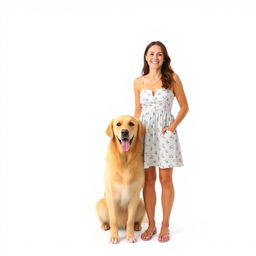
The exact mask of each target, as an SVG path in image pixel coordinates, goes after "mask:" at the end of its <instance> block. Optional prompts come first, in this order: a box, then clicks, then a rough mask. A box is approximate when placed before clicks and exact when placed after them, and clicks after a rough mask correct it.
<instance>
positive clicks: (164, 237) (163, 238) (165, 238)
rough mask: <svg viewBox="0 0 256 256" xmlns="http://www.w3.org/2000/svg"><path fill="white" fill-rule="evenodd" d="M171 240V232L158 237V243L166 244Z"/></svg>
mask: <svg viewBox="0 0 256 256" xmlns="http://www.w3.org/2000/svg"><path fill="white" fill-rule="evenodd" d="M169 240H170V232H169V230H168V232H167V233H165V234H163V235H161V234H159V236H158V241H159V242H161V243H165V242H168V241H169Z"/></svg>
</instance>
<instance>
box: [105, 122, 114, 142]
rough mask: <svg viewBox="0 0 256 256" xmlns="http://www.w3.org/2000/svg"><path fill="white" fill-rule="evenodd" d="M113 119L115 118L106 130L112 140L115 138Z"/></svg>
mask: <svg viewBox="0 0 256 256" xmlns="http://www.w3.org/2000/svg"><path fill="white" fill-rule="evenodd" d="M113 121H114V119H112V121H111V122H110V124H109V125H108V127H107V130H106V134H107V135H108V136H109V137H110V139H111V140H113V139H114V131H113Z"/></svg>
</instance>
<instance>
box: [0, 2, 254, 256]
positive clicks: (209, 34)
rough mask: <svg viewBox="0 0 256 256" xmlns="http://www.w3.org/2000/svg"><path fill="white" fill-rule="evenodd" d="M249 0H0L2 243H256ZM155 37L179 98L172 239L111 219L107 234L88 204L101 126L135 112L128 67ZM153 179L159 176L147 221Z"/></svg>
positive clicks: (18, 251)
mask: <svg viewBox="0 0 256 256" xmlns="http://www.w3.org/2000/svg"><path fill="white" fill-rule="evenodd" d="M252 2H253V1H251V2H250V1H244V0H243V1H239V0H232V1H231V0H230V1H203V0H202V1H200V0H197V1H184V0H183V1H167V0H166V1H164V0H162V1H161V0H159V1H151V0H148V1H144V0H143V1H117V0H116V1H114V0H111V1H90V2H89V1H68V0H66V1H57V0H51V1H50V0H49V1H1V5H0V14H1V27H0V29H1V30H0V40H1V45H0V47H1V48H0V54H1V55H0V64H1V73H0V79H1V80H0V81H1V91H0V98H1V106H0V117H1V126H0V129H1V141H0V150H1V151H0V152H1V159H0V161H1V162H0V163H1V166H0V167H1V173H0V199H1V201H0V202H1V205H0V218H1V219H0V232H1V233H0V247H1V248H0V249H1V251H0V253H1V255H26V256H28V255H85V254H88V249H92V250H93V252H92V253H93V254H94V253H95V254H96V253H104V254H108V253H111V254H112V255H131V254H135V253H136V254H138V253H141V254H146V255H155V254H156V253H157V254H160V253H168V254H169V255H197V256H199V255H208V256H209V255H255V253H256V247H255V245H254V243H253V242H254V240H255V229H256V221H255V215H256V210H255V207H254V206H255V193H256V188H255V172H256V168H255V167H256V166H255V142H256V140H255V128H256V126H255V122H253V121H254V119H255V114H254V112H255V107H256V105H255V89H254V88H255V85H256V83H255V82H256V79H255V71H254V69H255V59H256V54H255V45H256V40H255V35H254V34H255V26H254V24H255V21H256V20H255V9H254V6H253V4H252ZM155 40H160V41H162V42H163V43H164V44H165V45H166V47H167V49H168V52H169V55H170V56H171V59H172V66H173V69H174V70H175V72H176V73H177V74H178V75H179V76H180V78H181V80H182V82H183V86H184V89H185V92H186V95H187V98H188V102H189V107H190V111H189V113H188V115H187V116H186V118H185V119H184V121H183V122H182V123H181V125H180V126H179V127H178V132H179V137H180V142H181V146H182V152H183V158H184V163H185V166H184V167H182V168H176V169H175V170H174V185H175V189H176V197H175V203H174V208H173V212H172V216H171V220H170V224H171V226H170V229H171V241H170V242H169V243H166V244H160V243H158V241H157V237H155V238H154V239H153V240H151V241H150V242H144V241H142V240H141V239H140V237H139V236H140V232H137V233H136V237H137V240H138V242H137V243H135V244H129V243H127V242H126V241H125V232H120V236H121V242H120V244H118V245H111V244H109V243H108V236H109V232H103V231H101V230H100V224H99V221H98V219H97V217H96V213H95V203H96V201H97V200H98V199H99V198H100V197H102V196H103V172H104V165H105V163H104V161H105V153H106V148H107V144H108V138H107V136H106V135H105V129H106V127H107V125H108V123H109V122H110V120H111V119H112V118H113V117H116V116H118V115H121V114H130V115H133V114H134V95H133V80H134V79H135V78H136V77H138V76H140V74H141V73H140V72H141V69H142V65H143V52H144V49H145V47H146V46H147V44H148V43H150V42H151V41H155ZM177 111H178V105H177V102H176V103H175V105H174V115H175V114H176V113H177ZM160 192H161V191H160V186H159V181H158V182H157V194H158V201H157V213H156V219H157V226H158V230H160V223H161V217H162V216H161V204H160ZM145 228H146V224H144V226H143V229H145Z"/></svg>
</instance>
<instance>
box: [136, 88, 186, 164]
mask: <svg viewBox="0 0 256 256" xmlns="http://www.w3.org/2000/svg"><path fill="white" fill-rule="evenodd" d="M173 100H174V94H173V92H172V91H171V90H169V89H165V88H160V89H156V90H155V92H154V94H153V91H152V90H150V89H142V90H141V91H140V104H141V106H142V111H141V115H140V120H141V122H142V123H143V125H144V127H145V128H146V135H145V137H144V168H148V167H150V166H156V167H160V168H173V167H180V166H183V159H182V154H181V149H180V143H179V138H178V134H177V131H175V132H174V133H172V132H171V131H166V132H165V133H164V134H162V133H161V131H162V130H163V128H165V127H166V126H169V125H170V124H171V123H172V122H173V120H174V117H173V115H172V114H171V109H172V104H173Z"/></svg>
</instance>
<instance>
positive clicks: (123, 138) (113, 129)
mask: <svg viewBox="0 0 256 256" xmlns="http://www.w3.org/2000/svg"><path fill="white" fill-rule="evenodd" d="M106 133H107V135H108V136H109V137H110V138H111V140H116V143H117V144H118V145H119V147H120V149H121V151H123V152H127V151H129V150H130V148H132V147H133V145H134V144H136V143H139V140H140V139H141V138H142V136H143V135H144V134H145V129H144V127H143V126H142V123H141V122H140V121H139V120H137V119H136V118H134V117H132V116H119V117H117V118H114V119H113V120H112V121H111V122H110V124H109V125H108V128H107V130H106Z"/></svg>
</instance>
